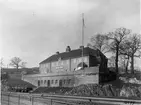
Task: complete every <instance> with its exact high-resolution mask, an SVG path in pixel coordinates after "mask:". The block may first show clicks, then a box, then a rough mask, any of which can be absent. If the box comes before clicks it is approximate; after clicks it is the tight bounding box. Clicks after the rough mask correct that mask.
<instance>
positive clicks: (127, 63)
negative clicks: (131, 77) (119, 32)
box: [125, 55, 129, 73]
mask: <svg viewBox="0 0 141 105" xmlns="http://www.w3.org/2000/svg"><path fill="white" fill-rule="evenodd" d="M128 65H129V55H128V58H127V62H126V68H125V72H126V73H128Z"/></svg>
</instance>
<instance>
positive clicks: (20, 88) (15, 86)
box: [7, 79, 36, 92]
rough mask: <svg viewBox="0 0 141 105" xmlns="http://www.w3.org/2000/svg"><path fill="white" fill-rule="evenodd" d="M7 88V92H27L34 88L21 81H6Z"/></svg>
mask: <svg viewBox="0 0 141 105" xmlns="http://www.w3.org/2000/svg"><path fill="white" fill-rule="evenodd" d="M7 86H8V87H9V91H14V92H29V91H31V90H33V89H34V88H35V87H36V86H34V85H32V84H30V83H28V82H26V81H23V80H21V79H8V81H7Z"/></svg>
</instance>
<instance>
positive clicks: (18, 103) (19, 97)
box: [18, 94, 20, 105]
mask: <svg viewBox="0 0 141 105" xmlns="http://www.w3.org/2000/svg"><path fill="white" fill-rule="evenodd" d="M18 105H20V94H19V97H18Z"/></svg>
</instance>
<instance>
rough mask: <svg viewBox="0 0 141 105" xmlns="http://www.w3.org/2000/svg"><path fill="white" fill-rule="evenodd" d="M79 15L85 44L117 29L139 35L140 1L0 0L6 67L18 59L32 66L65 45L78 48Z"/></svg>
mask: <svg viewBox="0 0 141 105" xmlns="http://www.w3.org/2000/svg"><path fill="white" fill-rule="evenodd" d="M81 13H84V14H85V25H86V28H85V45H87V43H88V42H89V41H90V37H91V36H92V35H94V34H95V33H97V32H109V31H113V30H114V29H115V28H119V27H125V28H128V29H131V30H132V31H133V32H135V33H139V32H140V1H139V0H0V39H1V40H0V49H1V52H0V57H3V59H4V63H5V65H7V64H8V63H9V60H10V59H11V58H12V57H15V56H18V57H20V58H22V59H23V61H25V62H27V66H28V67H34V66H38V64H39V62H41V61H42V60H44V59H46V58H47V57H49V56H50V55H52V54H54V53H55V52H56V51H60V52H63V51H65V48H66V46H68V45H69V46H70V47H71V48H72V49H76V48H78V47H79V46H80V44H81V25H82V22H81ZM136 62H137V65H139V63H140V62H139V61H136Z"/></svg>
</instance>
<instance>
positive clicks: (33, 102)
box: [31, 96, 34, 105]
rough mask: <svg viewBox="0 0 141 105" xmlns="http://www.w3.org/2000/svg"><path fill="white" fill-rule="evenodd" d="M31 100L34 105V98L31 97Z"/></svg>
mask: <svg viewBox="0 0 141 105" xmlns="http://www.w3.org/2000/svg"><path fill="white" fill-rule="evenodd" d="M31 98H32V99H31V100H32V105H34V97H33V96H31Z"/></svg>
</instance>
